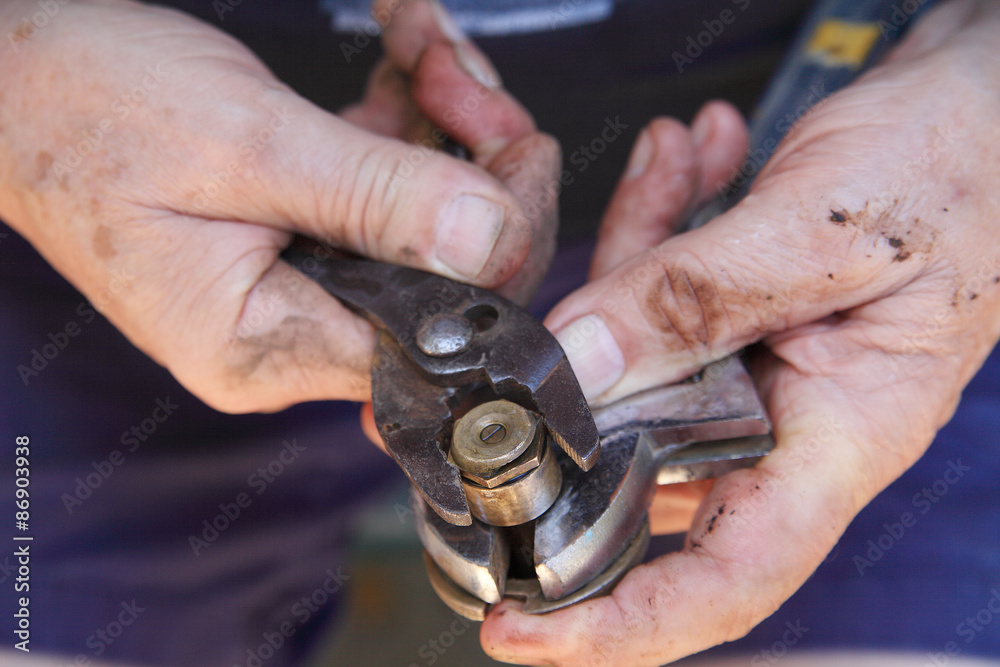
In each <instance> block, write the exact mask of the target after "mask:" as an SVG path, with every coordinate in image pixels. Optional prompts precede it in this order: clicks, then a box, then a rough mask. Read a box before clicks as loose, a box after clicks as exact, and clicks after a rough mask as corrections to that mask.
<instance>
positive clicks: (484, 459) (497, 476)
mask: <svg viewBox="0 0 1000 667" xmlns="http://www.w3.org/2000/svg"><path fill="white" fill-rule="evenodd" d="M546 442H547V437H546V434H545V427H544V426H543V425H542V421H541V417H540V416H539V415H538V414H536V413H534V412H531V411H530V410H526V409H524V408H522V407H521V406H519V405H516V404H514V403H511V402H510V401H505V400H499V401H490V402H488V403H483V404H482V405H479V406H477V407H476V408H474V409H472V410H470V411H469V412H468V413H467V414H466V415H465V416H464V417H462V418H461V419H459V420H458V421H457V422H456V423H455V430H454V434H453V437H452V446H451V451H450V452H449V458H450V459H451V461H452V462H453V463H454V464H455V465H456V466H457V467H458V469H459V470H460V471H461V473H462V477H463V479H462V487H463V489H464V490H465V496H466V498H467V499H468V501H469V509H470V510H471V511H472V514H473V515H474V516H475V517H476V518H477V519H479V520H481V521H484V522H486V523H488V524H491V525H495V526H514V525H518V524H521V523H525V522H527V521H531V520H532V519H535V518H537V517H538V516H540V515H541V514H543V513H544V512H545V510H547V509H548V508H549V507H551V506H552V503H553V502H555V499H556V497H557V496H558V495H559V491H560V488H561V486H562V473H561V471H560V469H559V463H558V461H556V458H555V455H554V454H553V453H552V452H550V451H548V449H549V448H548V446H547V445H546Z"/></svg>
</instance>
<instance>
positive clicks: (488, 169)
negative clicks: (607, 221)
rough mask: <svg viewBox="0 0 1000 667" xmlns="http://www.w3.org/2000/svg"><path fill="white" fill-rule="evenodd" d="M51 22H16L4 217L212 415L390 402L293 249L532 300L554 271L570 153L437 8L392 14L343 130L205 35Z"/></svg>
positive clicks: (1, 149)
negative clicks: (388, 40) (289, 257)
mask: <svg viewBox="0 0 1000 667" xmlns="http://www.w3.org/2000/svg"><path fill="white" fill-rule="evenodd" d="M52 4H53V7H55V11H54V13H53V14H52V15H51V16H48V15H46V16H47V19H46V20H45V21H34V22H33V21H32V18H31V17H34V16H35V15H36V14H37V13H38V8H39V6H40V5H38V4H37V3H35V2H10V3H5V4H4V6H3V7H2V8H0V28H2V34H4V35H7V39H5V40H4V41H5V43H4V45H3V48H2V49H0V72H2V73H3V74H2V78H3V95H2V97H0V217H2V218H3V219H4V220H5V221H6V222H7V223H8V224H10V225H11V226H12V227H13V228H14V229H16V230H17V231H18V232H19V233H20V234H22V235H23V236H24V237H25V238H27V239H28V240H29V241H30V242H31V243H32V245H34V246H35V248H37V249H38V250H39V252H40V253H41V254H42V255H43V256H44V257H45V258H46V260H48V261H49V262H50V263H51V264H52V265H53V267H55V268H56V269H57V270H58V271H59V272H60V273H61V274H62V275H63V276H65V277H66V278H67V279H68V280H69V281H70V282H72V283H73V284H74V285H75V286H76V287H77V288H78V289H80V291H81V292H83V294H84V295H85V296H86V297H87V298H88V299H90V300H91V301H92V302H93V304H94V305H95V306H96V307H97V308H98V309H99V310H101V312H103V313H104V314H105V315H106V316H107V317H108V319H109V320H111V322H112V323H114V324H115V326H117V327H118V328H119V329H120V330H121V331H122V332H123V333H124V334H125V335H126V336H127V337H128V338H129V339H130V340H131V341H132V342H133V343H134V344H135V345H137V346H138V347H139V348H141V349H142V350H144V351H145V352H146V353H147V354H149V355H150V356H151V357H152V358H153V359H155V360H156V361H158V362H159V363H161V364H163V365H164V366H166V367H167V368H168V369H169V370H170V371H171V372H172V373H173V374H174V376H175V377H176V378H177V379H178V380H179V381H180V382H181V383H182V384H184V385H185V386H186V387H187V388H188V389H189V390H191V391H192V392H193V393H195V394H196V395H197V396H199V397H200V398H201V399H202V400H204V401H205V402H206V403H208V404H209V405H212V406H213V407H215V408H218V409H220V410H225V411H231V412H248V411H257V410H276V409H280V408H282V407H284V406H287V405H290V404H292V403H297V402H301V401H306V400H314V399H323V398H350V399H355V400H358V399H364V398H366V397H367V396H368V395H369V393H370V387H369V371H368V366H369V362H370V357H371V350H372V347H373V340H374V334H373V330H372V328H371V326H370V325H369V324H368V323H367V322H365V321H364V320H362V319H360V318H358V317H357V316H355V315H353V314H351V313H350V312H349V311H347V310H346V309H345V308H343V307H342V306H341V305H340V304H339V303H338V302H337V301H336V300H334V299H333V298H332V297H330V296H329V295H327V294H326V293H325V292H324V291H323V290H322V289H320V288H319V287H318V286H317V285H315V284H313V283H311V282H309V281H307V280H305V279H304V278H303V277H302V276H301V274H298V273H297V272H295V271H294V270H293V269H291V267H289V266H288V265H287V264H285V263H284V262H283V261H281V260H280V259H279V254H280V253H281V251H282V249H283V248H284V247H285V246H287V245H288V243H289V242H290V239H291V238H292V235H293V234H296V233H298V234H303V235H307V236H311V237H314V238H318V239H321V240H323V241H326V242H330V243H333V244H336V245H340V246H343V247H346V248H348V249H350V250H352V251H355V252H357V253H360V254H363V255H367V256H369V257H373V258H376V259H379V260H383V261H387V262H393V263H399V264H406V265H409V266H414V267H417V268H421V269H425V270H429V271H434V272H437V273H440V274H443V275H446V276H449V277H452V278H457V279H459V280H463V281H466V282H473V283H477V284H480V285H484V286H486V287H491V288H496V289H498V290H500V291H501V292H503V293H505V294H507V295H508V296H511V297H513V298H516V299H522V300H523V299H524V298H526V297H527V295H528V294H529V293H530V292H531V290H532V289H533V287H534V284H535V283H536V281H537V280H538V279H540V276H541V275H542V273H544V270H545V268H547V265H548V261H549V259H550V256H551V253H552V247H553V243H554V233H555V207H554V205H540V204H539V203H538V202H539V201H541V202H542V203H543V204H544V203H549V204H550V203H551V197H548V198H547V199H545V198H542V197H541V196H540V195H541V191H540V190H539V188H542V187H543V186H544V185H545V184H546V183H548V182H551V180H552V178H553V177H554V174H555V173H556V171H557V170H558V164H559V158H558V149H557V147H556V146H555V144H554V142H553V141H552V140H551V139H549V138H548V137H545V136H543V135H540V134H538V133H537V132H536V131H535V127H534V123H533V121H532V119H531V117H530V116H529V115H528V114H527V113H526V112H525V111H524V110H523V109H522V108H521V107H520V105H518V104H517V102H516V101H514V100H513V99H512V98H511V97H510V96H509V95H508V94H507V93H505V92H504V91H503V90H502V88H500V87H499V81H498V79H497V78H496V77H495V75H494V74H493V72H492V69H491V67H490V66H489V64H488V63H487V61H486V60H485V58H484V57H483V56H482V55H481V54H480V53H479V52H478V51H477V50H476V49H475V48H474V47H473V46H472V45H471V44H470V43H468V41H467V40H465V39H464V37H462V35H461V34H460V33H458V31H457V29H455V28H454V26H453V25H452V24H451V23H450V21H448V20H447V18H446V17H445V16H444V14H443V12H441V11H440V10H439V9H438V8H437V6H436V5H434V4H432V3H430V2H427V1H426V0H416V1H414V2H411V3H407V5H406V7H405V9H404V10H402V11H400V10H399V7H398V6H397V7H396V8H395V11H394V12H392V13H390V14H387V16H390V17H391V22H392V24H393V25H394V27H395V28H398V30H395V29H394V30H392V31H390V30H387V32H392V33H394V35H395V40H396V42H395V43H392V44H388V45H387V47H388V48H387V51H388V52H389V54H390V60H389V61H388V62H386V63H384V64H383V65H381V66H380V67H379V68H378V69H377V70H376V72H375V73H374V75H373V77H372V79H371V81H370V85H369V89H368V91H367V93H366V96H365V99H364V100H362V102H360V103H359V104H358V105H356V106H354V107H352V108H351V109H349V110H347V111H345V116H344V117H338V116H335V115H333V114H330V113H327V112H325V111H323V110H321V109H319V108H317V107H315V106H313V105H312V104H311V103H309V102H308V101H306V100H305V99H303V98H301V97H299V96H298V95H296V94H295V93H294V92H293V91H291V90H290V89H288V88H287V87H286V86H285V85H283V84H282V83H280V82H279V81H277V80H276V79H275V78H274V76H273V75H272V74H271V73H270V72H269V71H268V70H267V69H266V68H265V67H264V65H263V64H262V63H260V61H258V60H257V59H256V58H255V57H254V56H253V54H251V53H250V52H249V51H248V50H247V49H246V48H245V47H243V46H242V45H241V44H239V43H238V42H236V41H234V40H233V39H231V38H230V37H228V36H226V35H225V34H223V33H221V32H219V31H218V30H215V29H214V28H212V27H210V26H207V25H205V24H203V23H201V22H199V21H196V20H194V19H193V18H191V17H188V16H186V15H183V14H180V13H178V12H174V11H171V10H166V9H162V8H156V7H151V6H147V5H143V4H140V3H136V2H130V1H126V0H105V1H96V0H95V1H93V2H73V3H64V2H60V3H58V4H57V3H52ZM26 17H27V18H26ZM404 28H405V29H404ZM333 83H334V82H331V85H332V84H333ZM435 125H436V126H439V127H440V128H442V129H441V130H438V131H437V132H436V133H435V132H431V131H430V130H431V128H432V127H433V126H435ZM444 133H447V134H448V135H450V136H451V137H452V138H454V139H455V140H457V141H458V142H460V143H462V144H464V145H466V146H468V147H469V148H470V150H471V152H472V157H473V162H465V161H461V160H458V159H455V158H452V157H448V156H447V155H445V154H443V153H441V152H440V151H435V150H430V148H429V147H436V143H435V142H437V143H438V144H439V143H440V141H441V139H443V137H444V136H445V134H444ZM417 138H423V139H424V142H423V145H415V144H412V143H408V142H407V141H406V140H412V139H417Z"/></svg>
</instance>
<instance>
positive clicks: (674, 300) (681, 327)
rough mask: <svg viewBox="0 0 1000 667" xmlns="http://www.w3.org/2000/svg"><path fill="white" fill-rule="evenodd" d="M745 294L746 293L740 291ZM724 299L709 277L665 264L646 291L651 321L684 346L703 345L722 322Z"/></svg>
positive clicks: (697, 347) (724, 314) (696, 347)
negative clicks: (660, 273) (666, 267)
mask: <svg viewBox="0 0 1000 667" xmlns="http://www.w3.org/2000/svg"><path fill="white" fill-rule="evenodd" d="M741 296H745V295H741ZM722 303H723V299H722V297H721V295H720V294H719V293H718V291H717V289H716V287H715V284H714V283H713V282H712V280H711V279H710V278H708V277H707V276H705V275H701V274H699V273H695V272H692V271H688V270H686V269H682V268H668V269H666V271H665V272H664V274H663V275H662V276H660V277H659V278H657V279H656V280H655V281H654V282H653V285H652V288H651V289H650V290H649V292H648V293H647V295H646V305H647V312H649V313H652V314H653V317H652V318H651V319H653V321H652V324H653V325H655V326H656V327H657V328H658V329H659V330H661V331H663V332H664V333H667V334H668V335H676V336H677V337H679V338H680V339H681V340H682V341H683V342H684V345H685V347H686V348H687V349H689V350H695V349H699V348H703V347H705V346H707V345H709V343H710V342H711V341H712V337H713V334H714V333H715V332H716V331H719V330H720V329H721V328H722V327H723V326H724V323H725V320H726V317H727V316H726V313H725V310H724V308H723V306H722Z"/></svg>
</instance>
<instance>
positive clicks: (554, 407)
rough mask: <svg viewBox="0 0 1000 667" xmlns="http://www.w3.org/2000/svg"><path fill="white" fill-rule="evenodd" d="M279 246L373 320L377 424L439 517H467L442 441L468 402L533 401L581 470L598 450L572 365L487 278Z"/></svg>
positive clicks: (462, 520)
mask: <svg viewBox="0 0 1000 667" xmlns="http://www.w3.org/2000/svg"><path fill="white" fill-rule="evenodd" d="M283 258H284V259H285V261H287V262H289V263H290V264H292V265H293V266H294V267H295V268H297V269H298V270H299V271H302V272H303V273H305V274H306V275H307V276H309V277H310V278H312V279H313V280H315V281H316V282H317V283H319V284H320V285H321V286H322V287H323V288H325V289H326V290H327V291H328V292H330V294H332V295H333V296H335V297H337V298H338V299H339V300H340V301H342V302H344V303H346V304H347V305H349V306H350V307H352V308H353V309H354V310H356V311H357V312H358V313H360V314H362V315H364V316H365V317H367V318H368V319H369V320H371V321H372V322H373V323H374V324H375V325H376V326H377V327H378V328H379V335H378V340H377V343H376V350H375V355H374V358H373V366H372V404H373V409H374V415H375V422H376V424H377V426H378V429H379V434H380V435H381V436H382V439H383V440H384V441H385V444H386V449H387V450H388V451H389V453H390V454H391V455H392V456H393V458H394V459H395V460H396V461H397V462H398V463H399V465H400V467H401V468H402V469H403V470H404V472H406V474H407V476H408V477H409V478H410V481H412V482H413V485H414V486H415V487H416V489H417V490H418V491H419V492H420V495H421V496H422V497H423V498H424V500H425V501H426V502H427V504H428V505H429V506H430V507H431V508H432V509H433V510H434V511H435V512H437V513H438V514H439V515H440V516H441V517H442V518H443V519H445V520H446V521H448V522H450V523H453V524H455V525H463V526H468V525H470V524H471V522H472V516H471V514H470V511H469V506H468V502H467V500H466V499H465V494H464V492H463V490H462V483H461V479H460V475H459V471H458V468H457V467H456V466H455V465H454V464H452V463H451V462H449V461H448V458H447V452H448V449H449V448H450V444H451V428H452V426H453V424H454V420H455V419H456V418H458V417H461V416H462V414H463V413H464V412H465V411H467V410H468V409H469V408H470V407H472V406H473V405H474V404H475V403H477V402H483V401H484V400H490V399H506V400H509V401H511V402H513V403H515V404H517V405H520V406H521V407H523V408H526V409H528V410H531V411H533V412H535V413H537V414H539V415H541V418H542V419H543V421H544V425H545V428H546V430H547V432H548V433H549V435H550V436H551V438H552V440H553V441H555V443H556V444H557V445H558V446H559V447H560V448H561V449H562V450H563V451H564V452H565V453H566V454H567V455H568V456H569V457H570V459H572V460H573V461H574V462H575V463H576V464H577V465H578V466H580V467H581V468H582V469H583V470H589V469H590V468H591V467H593V466H594V464H595V463H596V462H597V459H598V457H599V456H600V438H599V436H598V433H597V427H596V426H595V425H594V420H593V417H592V416H591V414H590V408H589V406H588V405H587V401H586V399H585V398H584V396H583V392H582V391H581V389H580V385H579V383H577V380H576V376H575V375H574V374H573V371H572V369H571V368H570V366H569V361H568V360H567V359H566V355H565V353H564V352H563V350H562V348H561V347H560V346H559V343H558V341H556V339H555V337H553V336H552V334H551V333H550V332H549V331H548V330H547V329H546V328H545V327H544V326H542V324H541V323H540V322H539V321H538V320H537V319H535V318H534V317H533V316H532V315H531V314H529V313H527V312H526V311H524V310H523V309H521V308H520V307H518V306H516V305H515V304H513V303H511V302H510V301H507V300H506V299H504V298H502V297H500V296H498V295H496V294H494V293H492V292H490V291H488V290H484V289H481V288H478V287H475V286H472V285H467V284H464V283H460V282H457V281H454V280H449V279H447V278H443V277H441V276H437V275H433V274H430V273H425V272H423V271H418V270H415V269H409V268H405V267H401V266H394V265H389V264H382V263H379V262H372V261H368V260H364V259H359V258H354V257H347V256H344V254H343V253H340V252H338V251H335V250H331V249H329V248H324V247H322V246H319V245H317V244H314V243H311V242H306V241H303V242H298V243H297V244H295V245H293V246H292V247H290V248H288V249H287V250H286V251H285V253H284V254H283Z"/></svg>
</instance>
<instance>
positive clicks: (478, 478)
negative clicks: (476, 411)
mask: <svg viewBox="0 0 1000 667" xmlns="http://www.w3.org/2000/svg"><path fill="white" fill-rule="evenodd" d="M538 430H539V433H537V434H536V435H535V438H534V439H533V440H532V441H531V442H530V443H529V444H528V448H527V449H525V450H524V453H523V454H521V455H520V456H518V457H517V458H516V459H514V460H513V461H511V462H510V463H508V464H507V465H504V466H501V467H499V468H497V469H496V470H492V471H487V472H485V473H472V472H468V471H466V470H462V467H461V466H459V468H458V469H459V472H461V473H462V477H464V478H465V479H467V480H469V481H470V482H475V483H476V484H478V485H480V486H484V487H486V488H487V489H493V488H496V487H498V486H500V485H501V484H505V483H507V482H509V481H511V480H512V479H516V478H518V477H520V476H521V475H523V474H524V473H526V472H529V471H531V470H534V469H535V468H537V467H538V466H540V465H541V464H542V455H543V454H544V452H545V449H544V447H543V445H544V442H545V438H544V437H542V433H541V430H542V429H538Z"/></svg>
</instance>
